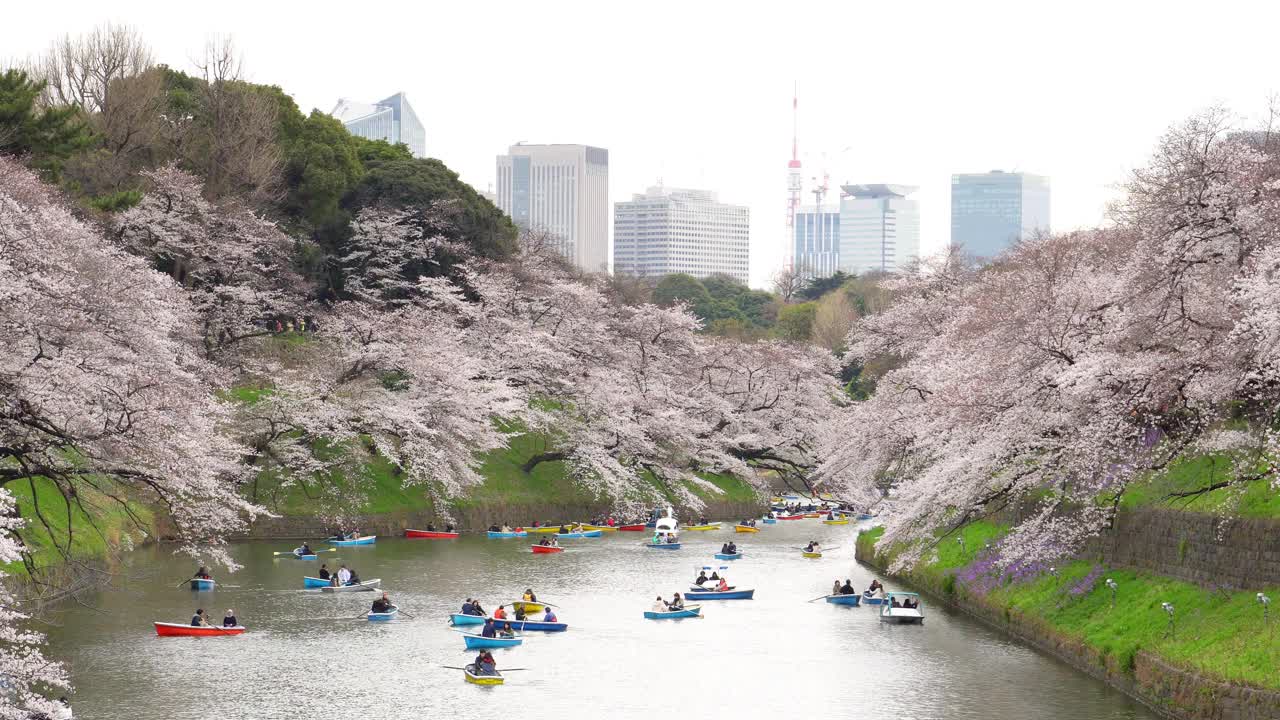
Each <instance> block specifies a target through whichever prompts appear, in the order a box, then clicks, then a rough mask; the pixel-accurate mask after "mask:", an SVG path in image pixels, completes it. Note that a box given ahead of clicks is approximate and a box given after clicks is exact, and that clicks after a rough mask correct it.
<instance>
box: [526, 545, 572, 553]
mask: <svg viewBox="0 0 1280 720" xmlns="http://www.w3.org/2000/svg"><path fill="white" fill-rule="evenodd" d="M531 547H532V548H533V551H534V552H535V553H558V552H564V548H562V547H556V546H554V545H533V546H531Z"/></svg>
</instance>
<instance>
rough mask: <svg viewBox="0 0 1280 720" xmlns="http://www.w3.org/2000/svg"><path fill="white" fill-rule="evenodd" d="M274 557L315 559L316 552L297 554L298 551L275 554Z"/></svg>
mask: <svg viewBox="0 0 1280 720" xmlns="http://www.w3.org/2000/svg"><path fill="white" fill-rule="evenodd" d="M276 557H282V558H293V559H294V560H315V559H316V554H315V553H311V554H310V555H299V554H298V553H289V554H288V555H277V556H276Z"/></svg>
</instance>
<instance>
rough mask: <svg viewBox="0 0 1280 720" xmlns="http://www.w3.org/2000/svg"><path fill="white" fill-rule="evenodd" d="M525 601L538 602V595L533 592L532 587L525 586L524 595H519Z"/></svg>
mask: <svg viewBox="0 0 1280 720" xmlns="http://www.w3.org/2000/svg"><path fill="white" fill-rule="evenodd" d="M520 599H521V600H524V601H525V602H538V596H537V595H535V594H534V593H533V588H525V589H524V595H521V596H520Z"/></svg>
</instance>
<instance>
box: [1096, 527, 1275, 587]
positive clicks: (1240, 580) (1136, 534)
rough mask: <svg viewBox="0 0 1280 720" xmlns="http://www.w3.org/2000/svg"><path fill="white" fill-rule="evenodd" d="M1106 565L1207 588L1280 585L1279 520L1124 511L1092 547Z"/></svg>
mask: <svg viewBox="0 0 1280 720" xmlns="http://www.w3.org/2000/svg"><path fill="white" fill-rule="evenodd" d="M1092 549H1093V550H1094V551H1096V553H1091V554H1097V555H1100V556H1101V558H1102V562H1103V563H1104V564H1106V565H1111V566H1115V567H1127V568H1133V569H1137V570H1148V571H1151V572H1154V573H1158V574H1160V575H1167V576H1169V577H1174V578H1178V579H1179V580H1185V581H1187V582H1193V583H1196V584H1199V585H1203V586H1205V587H1218V586H1222V587H1229V588H1242V589H1251V588H1264V587H1271V586H1275V585H1280V522H1278V521H1275V520H1260V519H1240V518H1221V517H1217V516H1214V515H1204V514H1200V513H1186V512H1179V511H1177V510H1171V509H1167V508H1159V509H1154V508H1148V509H1143V510H1138V511H1133V512H1122V513H1120V515H1119V516H1118V517H1117V519H1116V524H1115V527H1114V528H1113V529H1112V530H1111V531H1110V532H1108V533H1107V534H1105V535H1103V536H1102V537H1100V538H1098V539H1097V540H1096V541H1095V542H1094V545H1093V548H1092Z"/></svg>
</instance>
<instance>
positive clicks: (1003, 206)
mask: <svg viewBox="0 0 1280 720" xmlns="http://www.w3.org/2000/svg"><path fill="white" fill-rule="evenodd" d="M1048 230H1049V178H1047V177H1042V176H1040V175H1030V174H1028V173H1007V172H1001V171H999V170H992V171H991V172H989V173H974V174H966V175H952V176H951V244H953V245H960V246H962V247H963V248H964V250H965V252H967V253H969V254H970V255H973V256H974V257H975V258H977V259H978V260H990V259H992V258H994V257H996V256H997V255H999V254H1000V253H1001V252H1003V251H1004V250H1006V249H1008V248H1010V247H1012V246H1013V245H1014V244H1015V243H1017V242H1018V241H1020V240H1024V239H1026V238H1028V237H1030V236H1031V235H1033V234H1034V233H1035V232H1036V231H1044V232H1048Z"/></svg>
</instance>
